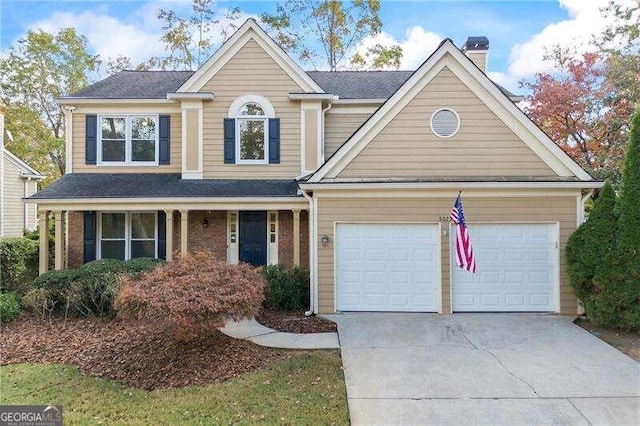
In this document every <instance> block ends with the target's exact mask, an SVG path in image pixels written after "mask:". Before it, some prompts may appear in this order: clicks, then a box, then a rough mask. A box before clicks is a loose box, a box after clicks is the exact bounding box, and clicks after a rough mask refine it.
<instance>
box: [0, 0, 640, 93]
mask: <svg viewBox="0 0 640 426" xmlns="http://www.w3.org/2000/svg"><path fill="white" fill-rule="evenodd" d="M616 1H617V2H622V3H633V2H634V1H635V0H616ZM190 2H191V1H190V0H167V1H164V0H160V1H158V0H155V1H138V0H133V1H124V0H122V1H121V0H91V1H86V0H85V1H79V0H78V1H60V0H56V1H51V0H47V1H42V0H0V54H5V53H6V51H7V48H8V47H9V46H11V45H12V44H14V43H16V41H17V40H18V39H19V38H20V37H22V36H23V35H24V34H25V33H26V32H27V31H28V30H29V29H36V28H40V29H44V30H46V31H57V30H58V29H60V28H63V27H75V28H76V30H77V31H78V32H79V33H81V34H83V35H85V36H86V37H87V39H88V42H89V47H90V49H91V51H92V53H94V54H99V55H101V57H102V58H115V57H117V56H118V55H125V56H129V57H131V58H132V63H134V64H135V63H139V62H141V61H144V60H146V59H148V58H149V57H151V56H154V55H162V54H163V49H164V47H163V44H162V43H161V42H160V41H159V38H160V35H161V33H162V30H161V23H160V22H159V20H158V19H157V18H156V13H157V10H158V9H159V8H165V9H173V10H175V11H177V12H180V11H188V10H189V7H190ZM607 3H608V0H535V1H518V0H498V1H481V0H474V1H472V0H467V1H458V0H447V1H445V0H414V1H395V0H382V8H381V13H380V17H381V18H382V22H383V32H382V33H381V34H379V35H378V36H376V37H375V38H369V39H366V40H364V41H363V43H362V45H361V46H360V47H359V48H360V49H362V48H363V47H365V46H368V45H374V44H376V43H382V44H394V43H397V44H400V45H401V46H402V48H403V53H404V55H403V59H402V64H401V67H400V68H401V69H415V68H416V67H418V66H419V65H420V64H421V63H422V62H423V61H424V60H425V59H426V58H427V57H428V56H429V55H430V54H431V53H432V52H433V50H434V49H435V48H436V47H437V46H438V44H439V43H440V41H441V40H442V39H444V38H445V37H449V38H451V39H452V40H453V41H454V43H456V45H458V46H462V44H463V43H464V41H465V40H466V38H467V37H468V36H486V37H488V38H489V40H490V49H489V64H488V72H489V76H490V77H491V78H492V79H493V80H494V81H496V82H498V83H500V84H502V85H504V86H505V87H507V88H508V89H511V90H512V91H515V92H518V90H520V91H522V89H519V87H518V82H519V81H520V80H523V79H525V80H531V79H532V78H533V77H534V75H535V73H537V72H544V71H549V70H550V69H551V68H550V64H549V63H548V62H545V61H544V54H545V51H546V49H549V48H551V47H553V46H554V45H556V44H560V45H563V46H573V47H575V48H576V49H577V50H578V51H579V52H583V51H588V50H590V49H592V48H593V47H592V46H591V39H592V35H593V34H598V33H599V32H601V31H602V29H603V28H605V27H606V26H607V25H608V23H609V22H608V21H607V18H605V17H604V16H603V15H602V13H600V10H599V9H600V8H601V7H602V6H604V5H606V4H607ZM236 6H237V7H239V8H240V9H241V10H242V12H243V18H244V17H249V16H254V17H255V16H259V15H260V14H261V13H263V12H267V13H268V12H273V11H275V7H276V2H273V1H218V2H217V3H216V10H217V13H218V14H219V15H220V16H222V15H223V13H224V10H225V9H228V8H233V7H236ZM307 68H308V67H307Z"/></svg>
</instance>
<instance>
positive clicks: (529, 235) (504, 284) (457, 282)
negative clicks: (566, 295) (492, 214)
mask: <svg viewBox="0 0 640 426" xmlns="http://www.w3.org/2000/svg"><path fill="white" fill-rule="evenodd" d="M469 232H470V235H471V243H472V245H473V252H474V255H475V256H476V260H477V263H478V273H477V274H476V275H474V274H472V273H470V272H467V271H465V270H463V269H460V268H458V267H457V266H456V265H455V260H454V258H453V256H454V255H455V250H454V249H453V247H454V246H453V241H452V250H451V252H452V253H451V254H452V260H451V262H452V263H451V264H452V265H453V266H452V302H453V311H454V312H465V311H466V312H548V311H554V310H556V307H555V305H556V289H555V287H556V286H555V282H556V275H557V271H556V262H555V259H556V257H557V254H556V251H557V250H556V241H557V232H556V226H555V225H553V224H490V225H489V224H484V225H469Z"/></svg>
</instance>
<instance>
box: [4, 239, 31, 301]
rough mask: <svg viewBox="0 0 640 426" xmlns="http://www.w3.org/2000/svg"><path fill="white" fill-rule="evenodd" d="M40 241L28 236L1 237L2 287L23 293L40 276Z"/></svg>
mask: <svg viewBox="0 0 640 426" xmlns="http://www.w3.org/2000/svg"><path fill="white" fill-rule="evenodd" d="M38 252H39V249H38V242H37V241H33V240H30V239H28V238H16V237H5V238H0V280H1V281H0V287H2V288H3V289H5V290H9V291H16V292H18V294H20V295H22V294H24V293H25V292H26V291H27V288H28V286H29V283H31V281H33V279H34V278H35V277H37V276H38V262H39V260H38V259H39V257H38Z"/></svg>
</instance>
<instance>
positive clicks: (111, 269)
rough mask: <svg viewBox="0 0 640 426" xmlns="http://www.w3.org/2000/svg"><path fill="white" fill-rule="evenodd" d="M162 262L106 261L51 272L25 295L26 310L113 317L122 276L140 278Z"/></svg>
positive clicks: (147, 260) (42, 276) (38, 279)
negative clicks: (114, 301) (114, 302)
mask: <svg viewBox="0 0 640 426" xmlns="http://www.w3.org/2000/svg"><path fill="white" fill-rule="evenodd" d="M160 262H161V261H158V260H155V259H132V260H129V261H122V260H116V259H103V260H95V261H93V262H89V263H87V264H85V265H82V266H81V267H80V268H78V269H67V270H62V271H49V272H46V273H44V274H42V275H40V276H39V277H38V278H36V279H35V280H34V281H33V283H32V285H31V287H32V289H33V290H31V291H30V292H29V293H27V294H26V295H25V298H26V302H25V307H28V309H29V310H32V311H34V312H40V313H42V312H53V313H57V314H65V315H66V314H70V315H73V316H112V315H114V314H115V311H114V309H113V300H114V299H115V297H116V295H117V293H118V289H119V286H120V279H121V276H123V275H128V276H134V277H137V276H139V275H140V274H141V273H144V272H148V271H151V270H153V269H154V268H155V267H156V266H157V265H158V264H159V263H160Z"/></svg>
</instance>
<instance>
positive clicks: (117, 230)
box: [98, 212, 158, 260]
mask: <svg viewBox="0 0 640 426" xmlns="http://www.w3.org/2000/svg"><path fill="white" fill-rule="evenodd" d="M157 223H158V219H157V214H156V213H155V212H131V213H122V212H113V213H112V212H104V213H101V214H100V223H99V228H98V229H99V231H100V233H99V238H100V244H99V254H98V258H100V259H121V260H126V259H132V258H136V257H158V238H157V236H158V229H157Z"/></svg>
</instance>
